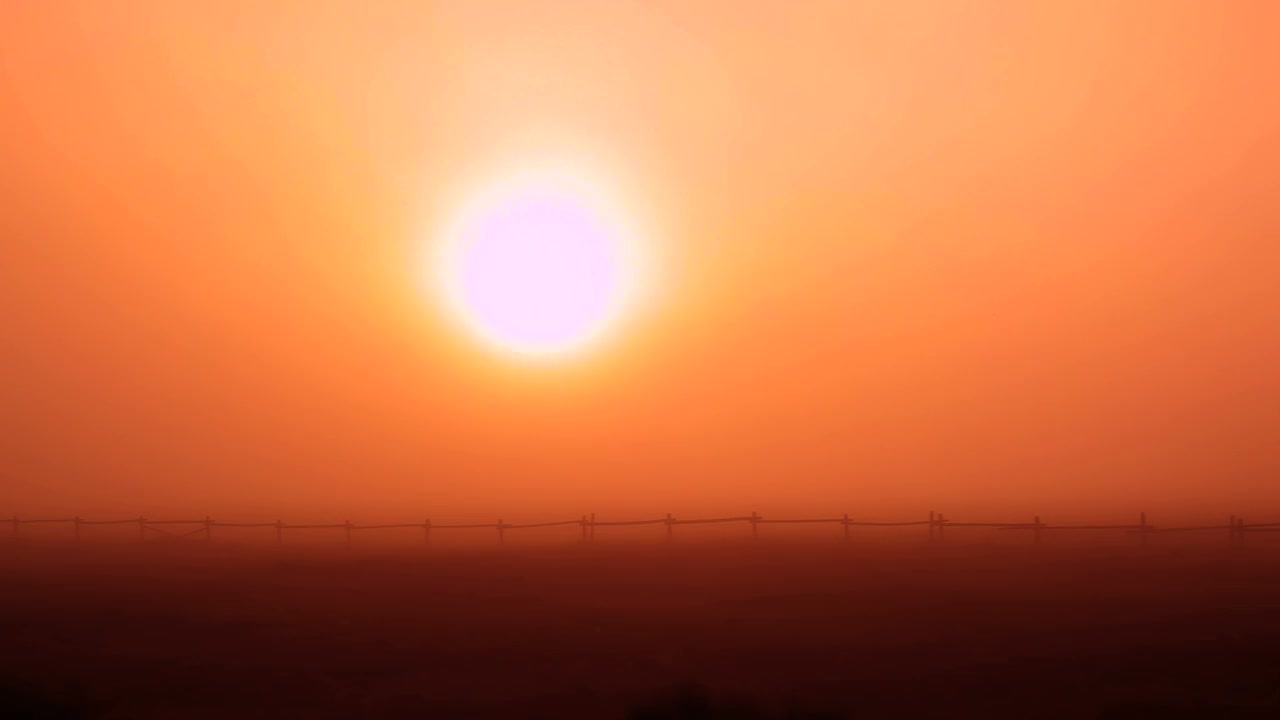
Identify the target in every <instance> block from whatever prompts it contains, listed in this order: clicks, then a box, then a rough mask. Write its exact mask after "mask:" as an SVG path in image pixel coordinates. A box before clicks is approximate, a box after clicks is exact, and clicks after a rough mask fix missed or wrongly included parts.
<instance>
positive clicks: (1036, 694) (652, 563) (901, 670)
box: [0, 540, 1280, 720]
mask: <svg viewBox="0 0 1280 720" xmlns="http://www.w3.org/2000/svg"><path fill="white" fill-rule="evenodd" d="M1277 550H1280V549H1270V548H1264V547H1258V546H1252V547H1248V548H1228V547H1226V543H1225V541H1224V542H1222V543H1214V542H1208V541H1206V542H1204V543H1202V544H1200V545H1194V544H1193V545H1189V546H1179V547H1178V548H1176V549H1175V548H1169V547H1165V546H1161V547H1156V548H1145V549H1144V548H1141V547H1139V546H1137V545H1135V544H1120V545H1110V546H1106V547H1089V546H1087V545H1084V546H1081V545H1076V546H1071V547H1064V546H1052V545H1050V546H1039V547H1037V546H1032V545H984V544H968V545H967V544H964V543H948V544H947V545H945V546H939V545H937V544H934V545H927V544H925V543H922V542H916V543H910V542H902V543H885V544H870V543H841V542H838V541H837V542H818V541H814V542H796V543H778V542H766V541H763V540H762V541H759V542H750V541H742V542H727V543H702V544H698V543H691V544H683V543H679V542H677V543H674V544H672V545H669V546H668V545H661V544H658V545H654V544H649V543H640V542H637V543H614V544H607V543H599V544H596V545H586V544H566V545H561V546H556V547H550V546H549V547H539V548H514V547H510V546H508V547H506V548H475V549H471V550H468V549H459V548H453V549H449V550H428V549H426V548H417V549H410V548H400V549H398V550H392V549H382V550H368V549H366V550H360V549H356V550H355V551H351V552H343V551H340V550H333V549H310V548H289V547H287V546H286V547H285V548H274V547H263V546H251V545H225V546H223V545H219V544H218V543H210V544H207V545H206V544H199V543H187V544H177V543H173V544H164V543H153V544H150V545H148V546H145V547H127V546H123V545H121V546H95V545H93V544H90V543H86V544H85V545H83V546H80V547H72V546H66V545H60V544H49V545H47V546H46V545H42V544H40V543H26V544H19V543H16V542H14V543H10V544H9V545H6V546H4V547H2V548H0V571H2V572H3V576H2V578H3V582H2V584H0V637H3V648H4V651H3V653H0V686H3V689H0V717H47V718H82V717H83V718H136V719H138V720H150V719H153V718H156V719H158V718H189V719H199V718H237V719H248V718H268V717H270V718H294V717H297V718H315V719H319V718H489V717H505V718H676V717H679V718H713V717H725V718H730V717H734V718H775V717H776V718H837V717H852V718H879V717H947V718H956V717H984V718H991V717H1010V718H1012V717H1017V718H1027V717H1037V718H1058V717H1061V718H1081V717H1102V718H1111V717H1115V718H1142V717H1160V718H1182V717H1213V718H1232V717H1277V716H1280V652H1277V651H1276V650H1275V648H1277V647H1280V644H1278V643H1277V640H1280V551H1277ZM6 708H7V709H8V710H7V711H6ZM15 708H20V709H15ZM6 712H8V713H9V714H6Z"/></svg>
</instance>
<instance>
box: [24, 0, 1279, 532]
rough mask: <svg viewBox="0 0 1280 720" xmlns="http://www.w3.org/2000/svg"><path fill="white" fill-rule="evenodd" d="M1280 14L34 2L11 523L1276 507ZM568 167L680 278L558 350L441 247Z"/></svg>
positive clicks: (1143, 6)
mask: <svg viewBox="0 0 1280 720" xmlns="http://www.w3.org/2000/svg"><path fill="white" fill-rule="evenodd" d="M1278 27H1280V4H1276V3H1272V2H1264V1H1261V0H1259V1H1257V2H1249V1H1243V0H1242V1H1240V2H1181V1H1173V2H1170V1H1167V0H1166V1H1155V0H1152V1H1138V0H1135V1H1126V2H1114V1H1102V0H1099V1H1097V2H1093V1H1085V2H1054V3H1010V2H1000V1H997V0H989V1H988V0H977V1H970V2H923V1H921V0H907V1H904V2H892V3H889V2H870V1H867V2H813V3H781V2H780V3H738V2H727V1H726V2H698V3H688V2H675V1H671V2H667V1H665V0H664V1H661V2H608V3H598V2H585V1H584V2H579V1H571V2H548V3H528V2H524V1H523V0H505V1H495V2H471V1H462V0H459V1H457V2H433V3H423V2H416V1H410V0H397V1H390V2H377V3H338V4H330V5H326V6H325V7H323V8H321V7H319V6H318V5H317V4H315V3H311V2H300V1H299V2H270V3H253V2H225V1H222V0H218V1H214V0H209V1H203V0H202V1H197V2H181V3H174V2H168V1H167V0H127V1H121V2H110V3H105V2H69V1H64V0H45V1H42V2H9V3H4V4H2V5H0V114H2V117H3V118H4V120H3V123H4V131H3V132H2V133H0V407H2V408H3V410H0V457H3V461H2V462H0V513H4V512H8V511H14V512H21V513H23V514H26V515H32V516H36V515H45V514H60V515H66V514H71V513H79V514H81V515H84V516H86V517H89V516H94V515H119V514H123V515H124V516H134V515H137V514H138V513H144V514H147V515H148V516H151V517H160V516H164V515H192V514H196V515H198V516H203V515H204V514H205V513H211V514H213V515H215V516H219V517H224V516H225V517H230V516H236V517H246V518H254V517H266V518H271V519H274V518H276V517H285V518H287V519H292V520H302V519H306V518H309V517H326V518H338V519H341V518H346V517H351V518H356V519H368V520H373V519H380V518H400V517H407V518H409V519H412V520H419V519H421V518H422V517H424V516H428V515H429V516H431V517H432V518H437V519H439V520H441V521H444V520H446V519H467V518H472V517H479V518H482V519H484V520H489V519H491V518H494V517H503V518H505V519H506V520H508V521H510V522H517V521H521V520H542V519H568V518H575V517H577V516H578V515H580V514H581V513H583V512H591V511H596V512H599V513H601V515H602V516H603V515H605V514H611V515H613V516H616V517H636V516H641V517H643V516H656V515H660V514H662V513H665V512H669V511H670V512H677V513H690V514H701V513H711V514H740V513H749V512H750V511H752V510H759V511H760V512H762V513H765V514H766V515H768V514H771V513H772V514H777V515H793V514H804V513H810V512H821V513H823V514H831V513H834V514H836V515H838V514H839V513H841V512H846V511H847V512H851V513H861V514H862V515H863V516H867V515H877V516H880V515H883V516H885V517H895V516H897V515H899V514H901V513H911V514H912V516H913V517H916V516H919V515H920V514H922V513H923V512H926V511H927V510H928V509H930V508H933V507H936V508H939V509H943V510H946V511H947V513H948V515H950V516H953V517H958V516H960V515H962V514H963V515H968V516H974V517H976V516H979V515H983V516H993V515H999V516H1000V517H1001V519H1004V517H1006V516H1007V515H1008V514H1010V513H1018V514H1020V515H1018V517H1021V516H1022V515H1027V516H1029V515H1031V514H1032V513H1040V514H1042V515H1045V516H1046V520H1049V521H1056V520H1061V519H1067V518H1069V517H1078V518H1089V519H1099V520H1101V519H1108V518H1110V517H1113V516H1115V515H1117V514H1120V515H1123V518H1124V519H1126V520H1130V519H1131V518H1132V517H1133V515H1135V514H1136V513H1137V511H1139V510H1146V511H1148V512H1150V513H1151V514H1152V517H1153V518H1172V517H1180V518H1191V517H1195V518H1199V517H1204V516H1213V517H1214V518H1215V519H1221V518H1224V517H1225V516H1226V514H1227V513H1229V512H1251V513H1254V512H1259V513H1261V512H1267V511H1268V510H1269V511H1271V512H1273V513H1276V514H1277V516H1276V519H1280V483H1278V482H1277V481H1276V478H1277V473H1280V446H1278V445H1277V443H1276V442H1275V437H1276V430H1277V428H1280V373H1278V372H1277V368H1280V282H1277V269H1278V268H1280V197H1277V188H1278V187H1280V178H1278V177H1277V170H1276V168H1277V167H1280V133H1277V132H1276V128H1277V127H1280V93H1277V92H1275V89H1274V77H1275V76H1276V72H1277V71H1280V55H1278V54H1277V49H1276V44H1275V38H1276V37H1277V28H1278ZM547 164H550V165H554V166H556V167H571V168H574V169H575V171H576V172H578V173H579V174H580V176H582V177H587V178H590V179H591V180H592V181H593V182H595V183H597V184H596V185H594V186H593V187H597V188H598V189H599V190H600V192H602V193H605V194H607V195H608V196H609V198H610V201H611V202H614V203H616V204H617V205H618V206H619V207H620V208H621V210H620V212H623V214H625V216H626V217H627V218H628V222H629V223H630V224H629V225H628V228H629V232H632V233H634V234H635V235H636V240H637V243H638V244H639V245H640V246H641V247H642V248H643V249H644V262H645V263H646V267H647V271H646V274H645V275H644V283H643V287H640V288H638V289H637V294H636V295H635V297H634V298H633V300H634V303H633V304H632V305H629V306H628V307H629V309H628V311H627V312H626V313H625V314H621V315H619V317H618V319H617V321H616V324H615V325H613V326H611V327H610V329H609V331H608V332H607V333H606V334H604V335H602V336H601V339H600V341H599V342H597V343H594V344H591V345H590V346H588V347H584V348H583V349H582V350H580V351H576V352H574V353H572V354H569V355H566V356H564V357H562V358H560V359H558V360H557V361H555V362H527V361H525V359H523V358H519V357H515V356H513V355H511V354H509V353H504V352H498V351H494V349H493V348H491V347H487V346H486V345H484V344H483V343H480V342H477V341H476V339H475V338H474V337H472V336H471V335H469V334H468V333H467V332H466V331H464V330H463V329H461V328H460V327H459V322H458V318H457V317H455V316H454V315H453V314H451V311H450V310H449V308H448V307H446V306H445V304H443V303H442V302H441V301H440V298H439V296H438V295H439V293H438V292H437V288H436V287H435V286H434V284H435V283H436V282H437V273H436V268H433V267H431V262H432V258H433V257H434V255H433V254H432V252H433V248H435V247H436V246H437V245H438V244H439V243H441V242H442V238H441V234H442V233H443V232H445V230H444V228H446V227H447V226H448V224H449V222H450V221H451V218H453V217H454V216H455V215H456V214H457V213H458V212H459V207H461V206H462V205H464V204H465V203H466V202H467V199H468V198H469V197H470V196H471V193H473V192H475V189H476V188H477V187H484V186H486V184H487V183H490V182H492V181H493V180H494V179H495V178H503V177H506V176H509V175H511V174H513V173H519V172H522V171H524V170H525V169H527V168H529V167H540V166H544V165H547ZM593 317H594V316H593ZM1055 513H1056V514H1055ZM979 519H981V518H979Z"/></svg>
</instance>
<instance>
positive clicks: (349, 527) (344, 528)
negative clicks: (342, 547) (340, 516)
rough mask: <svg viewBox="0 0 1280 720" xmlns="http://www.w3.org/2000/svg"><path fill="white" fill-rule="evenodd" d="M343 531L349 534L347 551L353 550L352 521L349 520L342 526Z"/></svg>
mask: <svg viewBox="0 0 1280 720" xmlns="http://www.w3.org/2000/svg"><path fill="white" fill-rule="evenodd" d="M342 529H343V530H345V531H346V532H347V549H348V550H350V549H351V521H350V520H348V521H346V522H344V523H343V524H342Z"/></svg>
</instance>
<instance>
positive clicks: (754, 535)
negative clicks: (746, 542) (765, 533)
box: [751, 510, 760, 540]
mask: <svg viewBox="0 0 1280 720" xmlns="http://www.w3.org/2000/svg"><path fill="white" fill-rule="evenodd" d="M751 539H752V540H758V539H760V516H759V515H757V514H756V511H755V510H752V511H751Z"/></svg>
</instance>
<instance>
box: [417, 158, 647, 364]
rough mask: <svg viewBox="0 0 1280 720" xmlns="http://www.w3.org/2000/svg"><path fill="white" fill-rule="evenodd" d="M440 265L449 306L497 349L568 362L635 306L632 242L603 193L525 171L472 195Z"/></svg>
mask: <svg viewBox="0 0 1280 720" xmlns="http://www.w3.org/2000/svg"><path fill="white" fill-rule="evenodd" d="M441 247H442V249H443V253H442V256H441V257H440V258H439V259H438V270H439V273H440V281H441V282H440V284H441V286H442V289H443V290H444V295H445V299H446V301H447V303H448V305H449V306H451V308H452V309H453V311H454V312H455V313H456V314H457V315H458V316H460V317H461V319H462V320H463V321H464V324H465V325H466V326H467V327H468V328H469V329H470V330H471V331H472V332H474V333H475V334H476V335H478V336H479V337H481V338H482V339H484V340H486V341H488V342H489V343H490V344H491V345H494V346H496V347H500V348H503V349H506V350H510V351H514V352H516V353H519V354H522V355H529V356H549V355H560V354H564V353H567V352H569V351H573V350H576V349H579V348H582V347H584V346H587V345H589V344H592V343H593V342H594V341H596V340H598V339H599V338H600V336H602V335H603V334H604V333H605V331H606V330H608V329H609V327H610V326H611V325H612V324H614V323H615V322H616V321H617V320H618V319H619V316H620V315H621V314H622V312H623V311H624V309H626V307H627V306H628V304H629V302H630V301H631V300H632V299H633V297H632V296H633V294H634V290H635V284H636V274H637V272H636V271H637V269H638V268H637V265H638V263H637V258H636V252H635V247H634V239H633V238H632V236H631V233H630V232H629V228H628V227H627V225H626V223H624V222H623V221H622V218H621V217H620V213H619V212H618V211H617V209H616V207H614V206H613V205H612V204H611V203H609V202H606V201H605V196H604V194H603V193H601V192H600V191H599V189H598V188H597V187H596V186H593V185H591V184H589V183H586V182H584V181H583V180H582V179H580V178H577V177H574V176H571V175H566V174H563V173H524V174H520V175H518V176H515V177H512V178H508V179H506V180H504V181H501V182H497V183H494V184H492V185H490V186H489V187H487V188H486V189H485V191H484V192H481V193H479V194H478V195H477V196H475V197H473V198H472V199H471V201H470V202H469V203H467V204H466V206H465V207H464V208H463V210H462V212H460V213H459V216H458V218H457V221H456V222H455V223H453V224H452V225H451V226H450V227H449V229H448V230H447V232H446V234H445V237H444V238H443V243H442V245H441Z"/></svg>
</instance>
